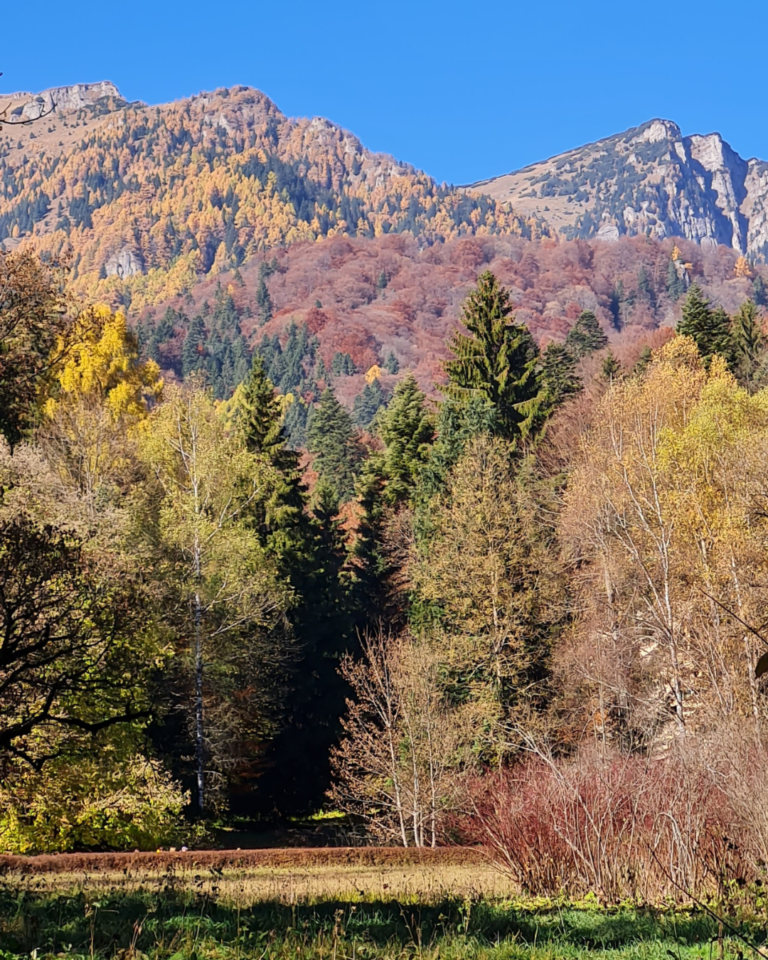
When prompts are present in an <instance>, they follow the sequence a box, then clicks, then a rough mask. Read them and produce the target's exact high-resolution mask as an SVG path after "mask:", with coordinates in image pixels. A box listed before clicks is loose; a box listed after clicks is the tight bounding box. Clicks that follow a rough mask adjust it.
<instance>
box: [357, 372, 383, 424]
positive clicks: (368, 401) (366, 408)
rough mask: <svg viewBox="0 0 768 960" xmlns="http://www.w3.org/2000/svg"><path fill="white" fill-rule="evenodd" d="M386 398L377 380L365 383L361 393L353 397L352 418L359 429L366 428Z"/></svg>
mask: <svg viewBox="0 0 768 960" xmlns="http://www.w3.org/2000/svg"><path fill="white" fill-rule="evenodd" d="M386 402H387V401H386V397H385V396H384V391H383V390H382V389H381V384H380V383H379V381H378V380H374V381H373V383H366V385H365V387H364V388H363V392H362V393H360V394H358V395H357V396H356V397H355V402H354V404H353V406H352V416H353V419H354V421H355V423H356V424H357V425H358V426H359V427H367V426H369V425H370V424H371V423H372V422H373V418H374V417H375V416H376V414H377V413H378V412H379V410H380V409H381V408H382V407H383V406H385V405H386Z"/></svg>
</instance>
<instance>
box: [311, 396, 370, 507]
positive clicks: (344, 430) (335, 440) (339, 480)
mask: <svg viewBox="0 0 768 960" xmlns="http://www.w3.org/2000/svg"><path fill="white" fill-rule="evenodd" d="M355 439H356V438H355V428H354V424H353V423H352V417H350V415H349V414H348V413H347V411H346V410H345V409H344V407H342V405H341V404H340V403H339V401H338V400H337V399H336V394H335V393H334V392H333V390H332V389H331V388H330V387H328V389H327V390H325V392H324V393H323V395H322V397H321V398H320V403H319V404H318V405H317V407H316V408H315V410H314V411H313V413H312V417H311V419H310V421H309V426H308V427H307V448H308V449H309V451H310V453H314V454H315V467H316V469H317V472H318V474H319V475H320V478H321V479H323V480H325V481H326V482H327V483H328V484H330V486H331V487H332V488H333V489H334V491H335V493H336V496H337V498H338V502H339V503H345V502H346V501H347V500H351V499H352V497H353V496H354V493H355V478H356V476H357V470H358V464H359V459H360V458H359V454H358V450H357V444H356V442H355Z"/></svg>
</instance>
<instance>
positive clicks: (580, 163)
mask: <svg viewBox="0 0 768 960" xmlns="http://www.w3.org/2000/svg"><path fill="white" fill-rule="evenodd" d="M470 189H471V190H472V191H473V192H474V191H482V192H484V193H487V194H488V195H489V196H491V197H493V198H494V199H495V200H497V201H500V202H504V201H507V202H510V203H512V204H513V205H514V207H515V208H516V209H517V210H519V211H520V212H522V213H525V214H527V215H529V216H533V215H535V216H541V217H543V218H544V219H546V221H547V222H548V223H549V224H550V225H551V226H552V227H553V229H555V230H557V231H558V232H559V233H560V234H561V235H563V236H565V237H567V238H569V239H570V238H573V237H579V238H589V237H593V236H597V237H600V238H601V239H607V240H610V239H615V238H617V237H619V236H635V235H642V234H647V235H650V236H653V237H657V238H664V237H668V236H679V237H685V238H686V239H689V240H695V241H696V242H698V243H703V244H718V243H719V244H725V245H726V246H730V247H733V248H734V249H735V250H738V251H739V252H740V253H745V254H748V255H749V256H751V257H756V258H760V259H765V258H766V254H767V253H768V164H766V163H765V162H763V161H761V160H748V161H747V160H742V158H741V157H740V156H739V155H738V154H737V153H736V152H735V151H734V150H733V149H732V148H731V147H730V146H729V145H728V144H727V143H726V142H725V141H724V140H723V139H722V137H721V136H720V135H719V134H717V133H713V134H709V135H708V136H690V137H684V136H683V135H682V134H681V132H680V128H679V127H678V126H676V125H675V124H674V123H671V122H670V121H668V120H651V121H649V122H648V123H645V124H643V125H642V126H640V127H635V128H633V129H631V130H628V131H626V133H622V134H617V135H616V136H613V137H608V138H607V139H605V140H599V141H598V142H597V143H592V144H588V145H586V146H584V147H580V148H578V149H577V150H570V151H568V152H567V153H563V154H560V155H559V156H556V157H552V158H551V159H550V160H546V161H543V162H542V163H535V164H532V165H531V166H528V167H525V168H524V169H522V170H518V171H516V172H514V173H510V174H507V175H506V176H501V177H495V178H493V179H490V180H484V181H482V182H480V183H476V184H473V185H472V187H471V188H470Z"/></svg>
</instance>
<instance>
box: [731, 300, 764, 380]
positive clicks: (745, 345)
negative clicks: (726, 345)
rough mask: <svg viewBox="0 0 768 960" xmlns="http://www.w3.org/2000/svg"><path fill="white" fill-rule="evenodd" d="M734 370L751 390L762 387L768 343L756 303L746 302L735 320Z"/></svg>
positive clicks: (733, 334) (733, 331)
mask: <svg viewBox="0 0 768 960" xmlns="http://www.w3.org/2000/svg"><path fill="white" fill-rule="evenodd" d="M732 340H733V354H734V368H735V372H736V376H737V377H738V379H739V381H740V382H741V383H742V384H743V385H744V386H746V387H747V388H748V389H750V390H754V389H756V388H758V387H760V386H762V382H758V381H762V379H763V378H762V376H760V373H761V372H762V371H763V368H764V365H765V361H766V359H768V353H767V350H768V343H767V342H766V337H765V334H764V333H763V329H762V325H761V323H760V319H759V315H758V312H757V307H756V306H755V303H754V301H752V300H746V301H745V302H744V303H742V305H741V307H740V309H739V312H738V313H737V314H736V316H735V317H734V319H733V328H732Z"/></svg>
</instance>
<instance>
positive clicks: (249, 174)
mask: <svg viewBox="0 0 768 960" xmlns="http://www.w3.org/2000/svg"><path fill="white" fill-rule="evenodd" d="M30 97H31V95H29V94H12V95H10V101H11V102H10V107H9V116H10V118H11V119H14V118H18V119H21V118H22V117H23V116H30V115H33V116H34V115H37V114H36V112H37V111H38V110H39V109H40V108H44V109H53V112H52V113H51V114H50V115H48V116H46V117H45V118H44V119H43V120H41V122H40V123H39V124H35V125H31V126H18V127H15V128H14V127H13V126H12V124H10V123H6V124H5V125H4V126H3V128H2V129H1V130H0V241H3V242H4V244H5V246H6V247H8V246H14V245H16V244H17V243H22V244H26V245H32V246H34V247H35V248H36V249H38V250H40V251H42V252H49V253H52V254H55V255H59V254H62V253H69V254H71V258H72V265H73V281H74V289H75V290H76V291H78V292H81V293H83V294H86V295H87V296H90V297H94V298H100V299H107V300H111V301H113V302H122V303H123V304H124V305H126V306H127V305H132V306H133V308H134V309H141V308H142V307H144V306H146V305H149V304H153V303H156V302H158V301H159V300H161V299H164V298H167V297H168V296H172V295H174V294H176V293H182V292H184V291H185V290H187V289H189V288H190V287H191V286H192V285H193V284H194V283H195V282H196V281H197V280H198V279H200V278H201V277H205V276H215V275H217V274H218V273H220V272H221V270H222V269H226V268H228V267H235V266H237V265H239V264H241V263H243V262H245V261H247V260H248V259H249V258H250V257H252V256H253V255H254V254H257V253H258V252H259V251H262V250H265V249H268V248H272V247H278V246H285V245H288V244H291V243H295V242H298V241H307V240H309V241H315V240H317V239H320V238H323V237H331V236H353V237H354V236H356V237H379V236H384V235H386V234H390V233H407V234H410V235H412V236H416V237H418V238H419V240H420V242H421V243H423V244H429V243H432V242H435V241H442V240H449V239H452V238H455V237H459V236H462V235H468V234H476V233H477V234H481V233H485V234H491V233H498V234H504V235H512V236H529V235H530V234H531V231H532V230H533V231H534V233H535V232H536V231H537V230H538V226H537V224H536V223H533V222H532V223H530V224H529V223H527V222H526V221H524V220H523V219H522V218H520V217H518V216H517V215H516V214H515V213H514V212H513V211H511V210H510V209H509V205H508V204H506V203H499V202H497V201H496V200H492V199H489V198H488V197H485V196H482V195H477V196H475V195H468V194H466V193H464V192H462V191H459V190H456V189H454V188H451V187H447V186H445V185H443V186H440V185H438V184H437V183H435V181H434V180H433V179H432V178H431V177H429V176H427V175H426V174H424V173H421V172H420V171H418V170H415V169H413V168H412V167H410V166H408V165H406V164H402V163H399V162H397V161H396V160H394V159H392V158H391V157H388V156H384V155H381V154H374V153H371V152H370V151H368V150H366V149H365V148H364V147H363V145H362V144H361V143H360V142H359V141H358V140H357V139H356V138H355V137H354V136H353V135H352V134H350V133H348V132H346V131H345V130H342V129H341V128H339V127H337V126H335V125H334V124H332V123H330V122H329V121H327V120H323V119H321V118H314V119H291V118H288V117H286V116H284V115H283V114H282V113H281V112H280V111H279V110H278V108H277V107H276V106H275V105H274V104H273V103H272V102H271V101H270V100H269V99H268V98H267V97H266V96H264V95H263V94H262V93H260V92H259V91H257V90H253V89H249V88H246V87H235V88H233V89H231V90H226V89H221V90H217V91H216V92H215V93H212V94H201V95H200V96H195V97H191V98H190V99H187V100H180V101H177V102H174V103H170V104H164V105H161V106H152V107H149V106H146V105H145V104H142V103H131V104H129V103H126V102H125V101H124V100H123V99H122V98H121V97H120V95H119V93H118V91H117V89H116V88H115V87H114V85H112V84H110V83H100V84H90V85H87V84H86V85H80V86H78V87H69V88H62V89H59V90H54V91H48V92H46V93H44V94H41V95H40V96H38V97H37V98H32V99H30Z"/></svg>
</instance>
